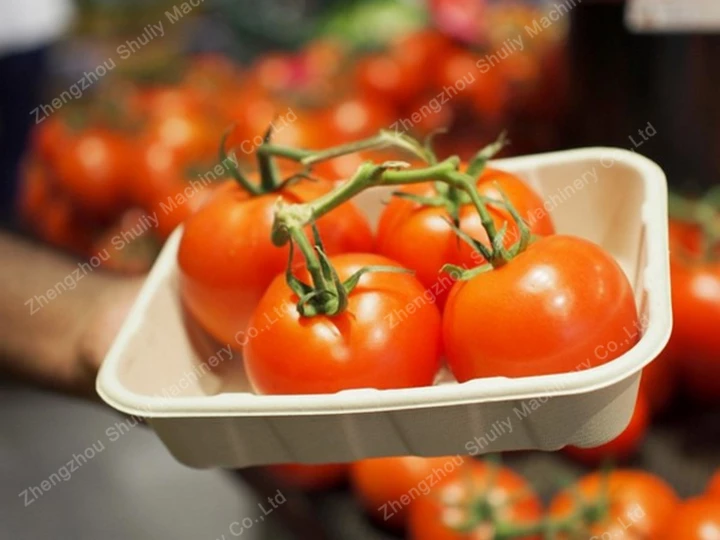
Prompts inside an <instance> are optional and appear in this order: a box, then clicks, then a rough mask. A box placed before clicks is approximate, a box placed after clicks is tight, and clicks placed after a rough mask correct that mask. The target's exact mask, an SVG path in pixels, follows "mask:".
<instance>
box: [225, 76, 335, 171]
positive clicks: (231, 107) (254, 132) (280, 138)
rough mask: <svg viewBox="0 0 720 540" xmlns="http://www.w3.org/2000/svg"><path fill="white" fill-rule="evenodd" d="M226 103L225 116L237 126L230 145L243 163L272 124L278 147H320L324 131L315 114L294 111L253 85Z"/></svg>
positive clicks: (306, 111) (229, 140) (231, 97)
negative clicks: (280, 145)
mask: <svg viewBox="0 0 720 540" xmlns="http://www.w3.org/2000/svg"><path fill="white" fill-rule="evenodd" d="M227 101H228V102H227V110H226V112H225V115H226V116H227V118H228V120H229V121H230V122H232V123H233V124H235V126H236V127H235V129H234V130H233V132H232V133H231V134H230V136H229V137H228V141H227V146H228V148H235V149H236V151H237V154H238V156H240V158H241V159H243V160H244V159H249V158H251V157H252V156H254V153H255V149H256V148H257V147H258V146H260V145H261V144H262V142H263V136H264V135H265V133H266V132H267V130H268V128H269V127H270V126H271V125H272V128H273V135H272V142H274V143H276V144H282V145H288V146H295V147H298V148H315V147H317V146H318V141H319V140H320V138H321V135H322V132H321V129H322V128H321V127H320V124H319V123H318V120H317V118H316V116H317V115H316V114H315V112H313V111H309V110H301V109H299V108H293V107H292V106H290V105H289V104H288V103H283V102H281V101H278V100H276V99H273V98H271V97H270V96H269V95H268V94H267V93H265V92H263V91H261V90H259V89H258V88H257V87H254V86H250V87H247V88H245V89H243V90H241V91H240V92H238V93H237V95H232V96H228V98H227Z"/></svg>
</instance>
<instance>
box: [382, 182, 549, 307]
mask: <svg viewBox="0 0 720 540" xmlns="http://www.w3.org/2000/svg"><path fill="white" fill-rule="evenodd" d="M476 185H477V191H478V193H479V194H480V195H483V196H485V197H489V198H491V199H498V200H499V199H501V195H500V192H499V191H498V188H499V189H501V190H502V191H504V192H505V193H506V194H507V196H508V198H509V200H510V201H511V202H512V203H513V204H514V205H515V207H516V209H517V210H518V213H519V214H520V215H521V216H522V217H523V219H525V220H526V222H528V224H529V226H530V230H531V232H532V233H533V234H537V235H546V234H552V233H553V232H554V228H553V224H552V220H551V218H550V215H549V214H548V212H546V211H545V209H544V208H543V202H542V199H541V198H540V196H539V195H537V194H536V193H535V192H534V191H533V190H532V189H531V188H530V187H528V186H527V185H526V184H525V183H524V182H523V181H522V180H520V179H519V178H517V177H516V176H514V175H512V174H509V173H506V172H503V171H498V170H494V169H486V170H485V171H483V173H482V174H481V175H480V176H479V178H478V180H477V184H476ZM400 191H401V192H402V193H406V194H410V195H419V196H421V197H434V196H436V195H437V190H436V188H435V186H434V185H433V184H432V183H424V184H416V185H411V186H407V187H404V188H403V189H401V190H400ZM488 211H489V213H490V215H491V217H492V219H493V221H494V223H495V226H496V228H498V229H499V228H500V227H501V226H502V225H503V224H504V223H507V224H508V231H507V233H506V235H505V241H504V244H505V246H506V247H509V246H510V245H512V244H513V243H514V242H515V241H516V240H518V239H519V234H518V228H517V226H516V224H515V223H514V222H513V221H512V218H511V217H510V215H509V214H508V212H507V210H505V209H503V208H499V207H495V206H489V207H488ZM449 220H450V214H449V213H448V211H447V210H446V208H445V207H444V206H426V205H422V204H419V203H417V202H415V201H412V200H408V199H405V198H401V197H397V196H395V197H392V199H391V200H390V202H389V203H388V205H387V206H386V207H385V209H384V210H383V213H382V215H381V216H380V223H379V225H378V232H377V249H378V252H379V253H382V254H383V255H385V256H387V257H390V258H391V259H394V260H396V261H398V262H400V263H401V264H403V265H405V266H407V267H408V268H410V269H412V270H414V271H415V272H416V275H417V277H418V279H419V280H420V281H421V282H422V283H423V285H425V287H426V288H427V289H428V290H429V291H430V292H431V293H432V294H433V296H434V297H435V298H436V300H437V302H438V305H439V306H443V305H444V304H445V301H446V299H447V296H448V294H449V292H450V288H451V286H452V279H451V277H450V275H449V274H445V273H441V272H440V269H441V268H442V267H443V265H444V264H447V263H450V264H455V265H458V266H464V267H466V268H473V267H475V266H478V264H479V263H481V262H482V261H483V259H482V257H481V256H480V255H479V254H478V253H477V252H476V251H475V250H474V249H472V248H471V247H470V246H468V245H467V244H466V243H465V242H463V241H461V240H460V239H459V238H458V237H457V235H456V234H455V232H454V231H453V230H452V227H451V225H450V223H449ZM459 227H460V229H461V230H462V231H464V232H465V233H467V234H468V235H470V236H471V237H473V238H475V239H476V240H479V241H481V242H483V243H485V244H487V242H488V240H487V233H486V232H485V229H484V228H483V226H482V223H481V221H480V217H479V215H478V213H477V210H476V209H475V207H474V206H473V205H472V204H469V203H468V204H462V205H461V206H460V208H459Z"/></svg>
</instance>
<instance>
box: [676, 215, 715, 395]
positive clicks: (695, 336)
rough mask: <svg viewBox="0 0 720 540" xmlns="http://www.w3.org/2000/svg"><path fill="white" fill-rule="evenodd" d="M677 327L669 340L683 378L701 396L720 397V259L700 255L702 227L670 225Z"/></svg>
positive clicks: (688, 387)
mask: <svg viewBox="0 0 720 540" xmlns="http://www.w3.org/2000/svg"><path fill="white" fill-rule="evenodd" d="M670 238H671V245H670V252H671V256H670V280H671V284H672V306H673V331H672V336H671V337H670V342H669V344H668V349H669V353H668V354H670V355H671V356H672V361H673V362H674V363H675V369H676V370H677V372H678V374H679V378H680V380H681V383H682V384H683V385H684V386H685V387H686V388H687V390H688V391H689V392H688V393H689V394H690V395H691V396H692V397H693V398H694V399H697V400H699V401H703V402H710V403H717V402H720V333H718V332H717V327H718V324H720V261H717V260H715V261H713V260H709V261H705V260H703V259H702V257H701V255H700V242H701V235H700V231H699V230H698V229H697V228H693V227H692V226H688V225H684V224H679V223H677V222H672V221H671V224H670Z"/></svg>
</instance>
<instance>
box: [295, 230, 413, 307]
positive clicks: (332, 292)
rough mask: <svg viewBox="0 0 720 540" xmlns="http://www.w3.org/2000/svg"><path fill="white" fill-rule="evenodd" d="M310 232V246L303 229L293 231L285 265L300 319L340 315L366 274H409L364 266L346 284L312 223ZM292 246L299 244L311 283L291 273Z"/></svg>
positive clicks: (383, 267) (402, 270) (392, 267)
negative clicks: (311, 243) (311, 238)
mask: <svg viewBox="0 0 720 540" xmlns="http://www.w3.org/2000/svg"><path fill="white" fill-rule="evenodd" d="M312 230H313V237H314V245H312V246H311V245H310V242H309V241H308V239H307V237H306V236H305V233H304V232H303V231H302V230H300V231H299V232H298V229H292V234H291V237H290V249H289V258H288V266H287V270H286V271H285V279H286V281H287V284H288V286H289V287H290V289H292V291H293V292H294V293H295V294H296V295H297V296H298V303H297V309H298V312H299V313H300V315H302V316H303V317H313V316H316V315H327V316H333V315H338V314H339V313H342V312H343V311H344V310H345V308H346V307H347V305H348V297H349V295H350V293H351V292H352V291H353V290H354V289H355V287H357V285H358V283H359V282H360V278H362V276H363V275H365V274H367V273H368V272H395V273H406V272H409V270H406V269H405V268H400V267H397V266H365V267H363V268H361V269H360V270H358V271H357V272H355V273H354V274H353V275H351V276H350V277H349V278H347V279H346V280H345V281H341V280H340V277H339V276H338V274H337V272H336V271H335V269H334V268H333V266H332V264H331V263H330V260H329V259H328V257H327V255H326V254H325V249H324V248H323V245H322V242H321V240H320V234H319V233H318V230H317V227H316V226H315V224H314V223H313V224H312ZM295 243H297V244H298V247H299V248H300V250H301V251H302V252H303V255H304V256H305V260H306V264H307V269H308V272H309V273H310V276H311V278H312V284H308V283H304V282H303V281H301V280H300V279H298V278H297V277H296V276H295V274H293V271H292V261H293V254H294V253H293V252H294V250H293V245H294V244H295Z"/></svg>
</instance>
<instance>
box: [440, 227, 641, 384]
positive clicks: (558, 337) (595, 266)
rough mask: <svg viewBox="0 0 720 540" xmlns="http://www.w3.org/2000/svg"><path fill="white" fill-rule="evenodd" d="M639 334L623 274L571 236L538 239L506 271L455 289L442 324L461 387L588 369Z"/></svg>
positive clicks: (502, 269) (626, 346)
mask: <svg viewBox="0 0 720 540" xmlns="http://www.w3.org/2000/svg"><path fill="white" fill-rule="evenodd" d="M639 334H640V325H639V323H638V316H637V310H636V308H635V300H634V298H633V291H632V287H631V286H630V283H629V281H628V279H627V277H626V276H625V274H624V273H623V271H622V269H621V268H620V267H619V266H618V264H617V262H615V260H614V259H613V258H612V257H611V256H610V255H609V254H608V253H606V252H605V251H603V250H602V249H601V248H600V247H599V246H597V245H596V244H593V243H592V242H588V241H587V240H583V239H581V238H576V237H572V236H547V237H545V238H541V239H540V240H538V241H537V242H535V243H533V244H531V245H530V247H528V249H527V250H526V251H525V252H523V253H520V254H519V255H518V256H517V257H515V258H514V259H512V260H511V261H510V262H508V263H507V264H505V265H504V266H501V267H499V268H496V269H493V270H491V271H488V272H485V273H482V274H479V275H477V276H475V277H474V278H472V279H470V280H468V281H459V282H457V283H456V284H455V285H454V286H453V288H452V290H451V291H450V296H449V297H448V300H447V304H446V305H445V312H444V317H443V343H444V345H445V352H446V355H447V361H448V365H449V366H450V369H451V370H452V372H453V374H454V375H455V377H456V378H457V379H458V380H459V381H467V380H470V379H475V378H478V377H526V376H532V375H547V374H551V373H568V372H572V371H576V370H579V369H587V368H590V367H593V366H598V365H600V364H604V363H606V362H609V361H610V360H612V359H614V358H616V357H618V356H620V355H621V354H623V353H624V352H626V351H628V350H630V349H631V348H632V347H633V345H635V343H636V342H637V341H638V339H639ZM518 336H522V338H521V339H518Z"/></svg>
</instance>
